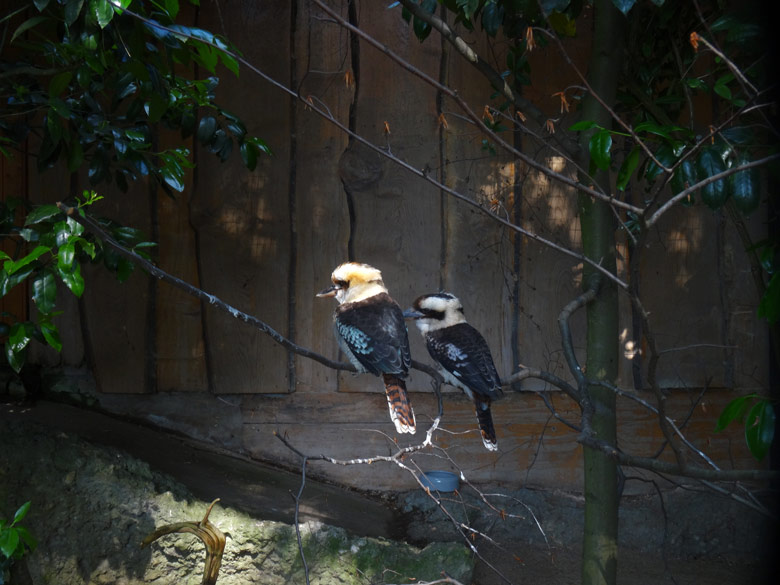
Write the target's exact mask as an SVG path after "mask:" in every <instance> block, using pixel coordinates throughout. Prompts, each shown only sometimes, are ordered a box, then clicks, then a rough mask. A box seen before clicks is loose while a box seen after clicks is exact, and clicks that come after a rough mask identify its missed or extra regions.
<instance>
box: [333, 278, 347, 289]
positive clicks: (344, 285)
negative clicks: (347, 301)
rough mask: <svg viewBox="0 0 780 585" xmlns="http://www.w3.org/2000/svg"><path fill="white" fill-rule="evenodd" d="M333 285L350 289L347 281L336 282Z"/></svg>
mask: <svg viewBox="0 0 780 585" xmlns="http://www.w3.org/2000/svg"><path fill="white" fill-rule="evenodd" d="M333 284H335V285H336V286H337V287H339V288H349V283H348V282H347V281H346V280H336V281H334V282H333Z"/></svg>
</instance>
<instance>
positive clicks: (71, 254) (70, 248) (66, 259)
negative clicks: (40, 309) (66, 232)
mask: <svg viewBox="0 0 780 585" xmlns="http://www.w3.org/2000/svg"><path fill="white" fill-rule="evenodd" d="M75 259H76V243H75V242H74V241H68V242H66V243H65V244H63V245H62V246H60V248H59V251H58V254H57V266H58V267H59V268H60V269H61V270H70V269H72V268H73V261H74V260H75ZM47 312H48V311H47Z"/></svg>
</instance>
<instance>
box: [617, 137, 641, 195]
mask: <svg viewBox="0 0 780 585" xmlns="http://www.w3.org/2000/svg"><path fill="white" fill-rule="evenodd" d="M637 166H639V147H638V146H635V147H634V148H632V149H631V152H629V153H628V156H627V157H626V159H625V160H624V161H623V164H622V165H620V170H619V171H618V176H617V188H618V190H619V191H623V190H624V189H625V188H626V185H628V181H629V180H631V175H632V174H633V173H634V171H635V170H636V167H637Z"/></svg>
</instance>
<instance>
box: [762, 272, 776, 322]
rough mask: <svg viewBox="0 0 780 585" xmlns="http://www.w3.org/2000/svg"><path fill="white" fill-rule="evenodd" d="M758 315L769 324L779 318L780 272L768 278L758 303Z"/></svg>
mask: <svg viewBox="0 0 780 585" xmlns="http://www.w3.org/2000/svg"><path fill="white" fill-rule="evenodd" d="M758 316H759V317H763V318H764V319H766V320H767V321H768V322H769V324H770V325H772V324H774V323H777V321H778V319H780V272H775V273H774V274H773V275H772V278H770V279H769V284H767V287H766V291H765V292H764V296H763V297H761V301H760V302H759V303H758Z"/></svg>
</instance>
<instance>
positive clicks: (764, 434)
mask: <svg viewBox="0 0 780 585" xmlns="http://www.w3.org/2000/svg"><path fill="white" fill-rule="evenodd" d="M774 437H775V409H774V408H773V407H772V403H771V402H769V401H768V400H761V401H759V402H757V403H756V404H754V405H753V408H751V409H750V412H748V415H747V419H746V420H745V440H746V441H747V445H748V449H750V453H751V454H752V455H753V457H755V458H756V459H757V460H758V461H761V460H762V459H763V458H764V457H765V456H766V454H767V453H768V452H769V447H771V446H772V440H773V439H774Z"/></svg>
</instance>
